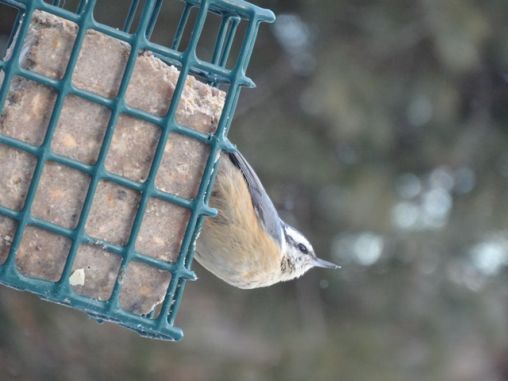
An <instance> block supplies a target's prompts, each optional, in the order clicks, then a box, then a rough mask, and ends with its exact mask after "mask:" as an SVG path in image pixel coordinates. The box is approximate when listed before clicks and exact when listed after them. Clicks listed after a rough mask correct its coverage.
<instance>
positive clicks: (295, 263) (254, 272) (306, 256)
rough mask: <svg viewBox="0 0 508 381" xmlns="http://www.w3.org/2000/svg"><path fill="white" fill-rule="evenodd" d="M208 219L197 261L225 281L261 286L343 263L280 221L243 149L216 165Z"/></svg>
mask: <svg viewBox="0 0 508 381" xmlns="http://www.w3.org/2000/svg"><path fill="white" fill-rule="evenodd" d="M210 206H212V207H214V208H216V209H217V210H218V215H217V216H216V217H214V218H207V219H206V221H205V223H204V225H203V230H202V232H201V235H200V237H199V238H198V241H197V247H196V260H197V261H198V262H199V263H200V264H201V265H202V266H203V267H205V268H206V269H207V270H209V271H210V272H212V273H213V274H215V275H216V276H217V277H219V278H221V279H222V280H224V281H225V282H227V283H229V284H231V285H233V286H235V287H239V288H245V289H247V288H257V287H265V286H270V285H272V284H274V283H278V282H281V281H286V280H290V279H294V278H297V277H299V276H301V275H303V274H304V273H305V272H306V271H307V270H309V269H311V268H313V267H323V268H331V269H336V268H339V266H337V265H335V264H333V263H331V262H328V261H325V260H323V259H320V258H318V257H317V256H316V254H315V253H314V250H313V248H312V245H311V244H310V243H309V241H308V240H307V239H306V238H305V237H304V236H303V235H302V234H301V233H300V232H298V230H296V229H295V228H293V227H291V226H289V225H288V224H286V223H285V222H284V221H282V220H281V219H280V217H279V214H278V213H277V210H276V209H275V207H274V205H273V203H272V201H271V200H270V197H269V196H268V194H267V193H266V191H265V189H264V187H263V185H262V184H261V181H260V180H259V178H258V176H257V175H256V173H255V172H254V170H253V169H252V167H251V166H250V165H249V163H247V161H246V160H245V158H244V157H243V156H242V154H241V153H239V152H232V153H223V154H222V155H221V159H220V160H219V163H218V173H217V179H216V183H215V187H214V189H213V191H212V194H211V197H210Z"/></svg>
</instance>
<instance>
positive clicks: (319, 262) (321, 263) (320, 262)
mask: <svg viewBox="0 0 508 381" xmlns="http://www.w3.org/2000/svg"><path fill="white" fill-rule="evenodd" d="M314 266H315V267H322V268H324V269H333V270H336V269H340V268H341V267H340V266H339V265H336V264H335V263H332V262H328V261H325V260H324V259H321V258H317V257H316V258H314Z"/></svg>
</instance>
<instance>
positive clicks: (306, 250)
mask: <svg viewBox="0 0 508 381" xmlns="http://www.w3.org/2000/svg"><path fill="white" fill-rule="evenodd" d="M298 249H299V250H300V251H301V252H302V253H303V254H308V253H309V249H307V246H305V245H304V244H303V243H299V244H298Z"/></svg>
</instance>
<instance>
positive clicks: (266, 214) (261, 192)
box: [228, 151, 282, 244]
mask: <svg viewBox="0 0 508 381" xmlns="http://www.w3.org/2000/svg"><path fill="white" fill-rule="evenodd" d="M228 154H229V158H230V160H231V162H232V163H233V164H234V165H235V166H236V167H237V168H238V169H240V171H241V172H242V174H243V177H244V178H245V181H246V182H247V187H248V188H249V191H250V194H251V197H252V204H253V205H254V209H255V210H256V213H257V215H258V217H259V218H260V220H261V221H262V223H263V225H264V227H265V229H266V230H267V232H268V233H269V234H270V235H271V236H272V237H273V238H274V239H275V240H276V241H277V242H278V243H279V244H280V243H281V242H282V225H281V220H280V217H279V213H277V209H275V206H274V205H273V202H272V200H271V199H270V197H269V196H268V194H267V193H266V191H265V188H264V187H263V184H261V181H260V180H259V177H258V176H257V175H256V172H254V169H252V167H251V166H250V164H249V163H248V162H247V160H245V158H244V157H243V155H242V154H241V153H240V152H238V151H237V152H230V153H228Z"/></svg>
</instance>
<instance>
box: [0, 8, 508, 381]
mask: <svg viewBox="0 0 508 381" xmlns="http://www.w3.org/2000/svg"><path fill="white" fill-rule="evenodd" d="M168 3H171V4H172V6H175V4H176V5H178V2H169V1H168ZM127 4H128V2H125V1H120V0H115V1H113V0H111V1H107V2H105V1H104V2H99V5H98V7H99V9H98V10H97V18H98V19H99V20H100V21H104V22H105V23H108V24H111V25H117V24H118V25H119V24H120V22H121V21H120V20H121V19H122V18H123V17H125V15H124V13H125V10H126V8H127V6H128V5H127ZM256 4H258V5H261V6H264V7H268V8H271V9H273V10H274V11H275V13H276V14H277V15H278V21H277V22H276V23H275V24H274V25H270V26H267V25H264V26H262V28H261V30H260V33H259V38H258V41H257V44H256V47H255V50H254V54H253V56H252V62H251V65H250V68H249V72H248V74H249V75H250V77H252V78H253V79H254V81H255V82H256V83H257V88H256V89H253V90H244V91H243V92H242V95H241V97H240V103H239V105H238V108H237V112H236V115H235V118H234V120H233V123H232V129H231V133H230V137H231V140H232V141H233V142H235V143H236V144H237V145H238V147H239V148H240V149H241V150H242V152H243V153H244V154H245V156H246V157H247V158H248V159H249V160H250V161H251V164H252V165H253V166H254V168H256V169H257V172H258V174H259V176H260V177H261V179H262V180H263V181H264V183H265V185H266V188H267V190H268V192H269V193H270V195H271V196H272V197H273V200H274V202H275V203H276V205H277V207H278V208H279V210H280V211H281V214H282V215H283V216H284V218H285V219H286V220H287V221H288V222H290V223H292V224H294V225H295V226H297V227H298V228H300V229H301V230H302V231H304V232H305V233H306V235H307V236H308V237H309V238H310V240H311V241H312V242H313V244H314V246H315V249H316V252H317V253H318V255H320V256H321V257H323V258H326V259H329V260H333V261H335V262H337V263H339V264H341V265H342V266H343V268H342V270H339V271H325V270H313V271H311V272H310V273H308V274H307V275H306V276H304V277H303V278H301V279H299V280H298V281H293V282H289V283H285V284H280V285H277V286H273V287H270V288H266V289H260V290H251V291H242V290H237V289H235V288H232V287H230V286H228V285H226V284H224V283H222V282H221V281H220V280H218V279H215V278H214V277H212V276H211V275H209V274H208V273H207V272H206V271H205V270H204V269H203V268H201V267H200V266H199V265H198V264H195V266H194V268H195V270H196V272H197V274H198V276H199V278H200V279H199V281H197V282H194V283H190V284H189V285H188V286H187V288H186V292H185V295H184V298H183V302H182V306H181V310H180V313H179V316H178V318H177V325H179V326H180V327H182V328H183V329H184V331H185V334H186V336H185V338H184V340H183V341H182V342H181V343H165V342H157V341H151V340H147V339H143V338H141V337H138V336H137V335H136V334H134V333H131V332H130V331H128V330H125V329H122V328H118V327H116V326H113V325H109V324H104V325H98V324H97V323H95V322H94V321H93V320H90V319H88V318H87V317H86V316H85V315H84V314H83V313H80V312H76V311H73V310H70V309H67V308H64V307H60V306H56V305H53V304H49V303H45V302H42V301H39V300H38V299H37V298H36V297H33V296H31V295H29V294H23V293H19V292H16V291H13V290H10V289H7V288H5V287H0V380H11V379H16V380H27V381H28V380H55V381H58V380H69V379H72V380H75V381H80V380H92V379H93V380H97V381H99V380H125V381H127V380H181V381H201V380H209V381H215V380H217V381H219V380H220V381H229V380H231V381H233V380H234V381H257V380H266V381H269V380H278V381H282V380H291V381H299V380H347V381H364V380H365V381H371V380H374V379H375V380H377V381H384V380H387V381H388V380H389V381H398V380H401V381H402V380H404V381H407V380H413V381H417V380H443V381H478V380H482V381H506V380H508V287H507V285H508V284H507V280H508V267H507V265H508V234H507V229H508V150H507V149H506V148H507V147H508V127H507V126H508V107H507V105H508V43H507V41H508V3H507V2H506V1H502V0H489V1H481V2H479V1H473V0H461V1H459V0H449V1H442V0H418V1H402V0H393V1H366V0H365V1H364V0H360V1H359V0H333V1H331V0H320V1H318V0H291V1H290V0H284V1H283V0H271V1H268V0H265V1H256ZM177 16H178V13H177V12H172V11H170V10H165V11H164V13H163V14H162V16H161V21H160V22H159V24H158V27H157V30H156V35H155V39H156V40H157V41H158V42H161V43H164V41H168V40H169V38H168V36H169V31H170V30H171V31H172V30H173V28H174V27H175V22H176V18H177ZM10 17H11V16H10V13H9V11H8V10H7V9H6V8H0V41H1V43H2V44H3V45H4V46H5V43H6V41H7V38H8V33H9V31H10V24H9V18H10ZM203 38H204V39H206V38H207V34H206V33H205V36H204V37H203ZM4 46H3V47H4ZM203 49H204V50H203V54H206V53H207V51H206V47H205V48H203ZM0 50H2V49H0Z"/></svg>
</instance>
